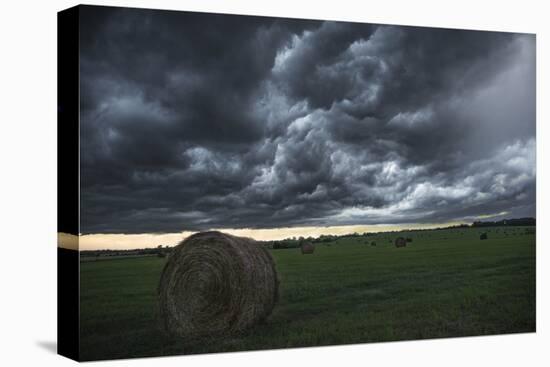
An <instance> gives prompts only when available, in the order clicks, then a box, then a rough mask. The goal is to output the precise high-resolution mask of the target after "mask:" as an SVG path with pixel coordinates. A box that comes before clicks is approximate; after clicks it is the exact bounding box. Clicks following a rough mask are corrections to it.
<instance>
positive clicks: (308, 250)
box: [300, 241, 315, 255]
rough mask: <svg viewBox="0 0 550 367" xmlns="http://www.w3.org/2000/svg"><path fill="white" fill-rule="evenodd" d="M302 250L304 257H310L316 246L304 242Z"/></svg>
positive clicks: (301, 246)
mask: <svg viewBox="0 0 550 367" xmlns="http://www.w3.org/2000/svg"><path fill="white" fill-rule="evenodd" d="M300 249H301V250H302V255H308V254H312V253H313V252H314V251H315V246H314V245H313V243H311V242H307V241H306V242H302V244H301V245H300Z"/></svg>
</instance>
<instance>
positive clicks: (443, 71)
mask: <svg viewBox="0 0 550 367" xmlns="http://www.w3.org/2000/svg"><path fill="white" fill-rule="evenodd" d="M80 19H81V25H80V27H81V29H80V37H81V46H80V70H81V76H80V78H81V79H80V86H81V90H80V93H81V106H80V114H81V116H80V122H81V141H80V143H81V145H80V146H81V167H80V171H81V232H82V233H144V232H177V231H183V230H192V231H194V230H202V229H208V228H275V227H290V226H303V225H307V226H309V225H311V226H330V225H347V224H376V223H422V222H430V223H434V222H437V223H438V222H441V223H443V222H448V221H457V220H462V221H471V220H475V219H476V218H477V217H479V216H487V215H493V214H494V215H495V217H498V216H503V215H505V216H507V217H513V216H515V217H517V216H534V215H535V181H536V172H535V150H536V149H535V119H536V117H535V36H534V35H529V34H514V33H501V32H477V31H464V30H450V29H434V28H418V27H403V26H391V25H372V24H358V23H345V22H328V21H327V22H325V21H310V20H298V19H280V18H268V17H244V16H231V15H219V14H203V13H187V12H170V11H152V10H140V9H123V8H109V7H86V6H84V7H82V8H81V15H80Z"/></svg>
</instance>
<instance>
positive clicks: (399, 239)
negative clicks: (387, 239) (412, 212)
mask: <svg viewBox="0 0 550 367" xmlns="http://www.w3.org/2000/svg"><path fill="white" fill-rule="evenodd" d="M405 246H407V240H405V239H404V238H403V237H397V238H396V239H395V247H405Z"/></svg>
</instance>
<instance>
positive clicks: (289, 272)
mask: <svg viewBox="0 0 550 367" xmlns="http://www.w3.org/2000/svg"><path fill="white" fill-rule="evenodd" d="M533 229H534V228H533V227H530V228H529V230H531V231H532V232H533ZM527 230H528V228H527V227H515V228H514V227H506V228H504V227H502V228H498V229H497V228H488V229H480V228H466V229H448V230H437V231H435V230H434V231H419V232H409V233H407V232H405V233H400V234H399V236H404V237H410V238H412V240H413V242H412V243H408V244H407V247H406V248H395V247H394V245H393V243H390V242H389V241H390V240H393V239H394V238H395V237H397V236H398V235H397V234H379V235H376V236H369V237H356V238H342V239H339V240H337V241H334V242H331V243H323V244H317V245H316V249H315V253H314V254H313V255H302V254H301V253H300V250H299V249H285V250H273V251H271V253H272V255H273V257H274V259H275V261H276V264H277V270H278V273H279V277H280V298H279V302H278V303H277V305H276V306H275V309H274V311H273V314H272V315H271V317H270V318H269V319H268V320H267V321H266V322H265V323H263V324H261V325H258V326H256V327H255V328H253V329H252V330H250V331H248V332H246V333H244V334H242V335H237V336H232V337H225V338H220V339H214V340H209V341H200V342H197V343H193V344H183V343H182V342H180V341H179V340H177V339H172V338H170V337H169V336H167V335H165V334H164V332H163V330H162V328H161V326H160V322H159V319H158V313H157V298H156V288H157V285H158V280H159V277H160V273H161V270H162V268H163V266H164V262H165V261H166V259H163V258H157V257H143V258H129V259H116V260H110V261H98V262H82V263H81V268H80V271H81V273H80V276H81V278H80V280H81V292H80V295H81V309H80V312H81V320H80V321H81V324H80V325H81V351H80V352H81V358H82V359H83V360H94V359H111V358H128V357H146V356H159V355H171V354H194V353H206V352H225V351H240V350H256V349H272V348H288V347H304V346H319V345H333V344H348V343H366V342H383V341H395V340H408V339H424V338H440V337H456V336H468V335H489V334H500V333H520V332H533V331H535V234H534V233H526V232H527ZM482 232H487V233H488V236H489V239H487V240H480V239H479V235H480V233H482ZM372 241H376V244H377V245H376V246H371V245H370V243H371V242H372Z"/></svg>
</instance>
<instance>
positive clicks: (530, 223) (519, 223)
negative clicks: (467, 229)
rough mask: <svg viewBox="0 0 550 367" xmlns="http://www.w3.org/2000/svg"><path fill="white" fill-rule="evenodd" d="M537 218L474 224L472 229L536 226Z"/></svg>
mask: <svg viewBox="0 0 550 367" xmlns="http://www.w3.org/2000/svg"><path fill="white" fill-rule="evenodd" d="M536 224H537V223H536V219H535V218H515V219H503V220H499V221H495V222H482V221H479V222H473V223H472V227H518V226H536Z"/></svg>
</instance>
